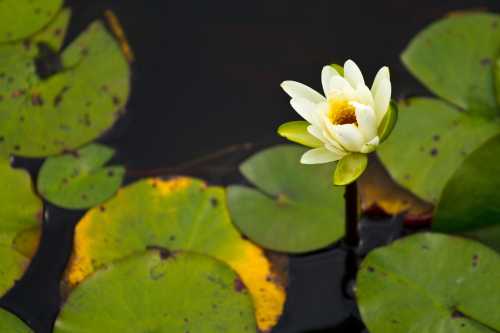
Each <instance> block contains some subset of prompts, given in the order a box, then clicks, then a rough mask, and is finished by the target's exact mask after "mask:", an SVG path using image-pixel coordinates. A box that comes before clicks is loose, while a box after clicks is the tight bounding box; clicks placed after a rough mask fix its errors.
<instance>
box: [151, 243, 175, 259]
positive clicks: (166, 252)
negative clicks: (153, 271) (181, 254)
mask: <svg viewBox="0 0 500 333" xmlns="http://www.w3.org/2000/svg"><path fill="white" fill-rule="evenodd" d="M146 250H148V251H151V250H152V251H158V254H159V255H160V259H161V260H166V259H168V258H170V257H173V256H174V253H172V252H170V251H169V250H167V249H166V248H164V247H161V246H158V245H148V246H146Z"/></svg>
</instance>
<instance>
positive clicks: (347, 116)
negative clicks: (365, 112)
mask: <svg viewBox="0 0 500 333" xmlns="http://www.w3.org/2000/svg"><path fill="white" fill-rule="evenodd" d="M328 118H329V119H330V121H331V122H332V124H335V125H345V124H356V125H357V122H356V110H355V108H354V106H352V105H351V104H350V103H349V101H348V100H346V99H337V98H332V99H329V100H328Z"/></svg>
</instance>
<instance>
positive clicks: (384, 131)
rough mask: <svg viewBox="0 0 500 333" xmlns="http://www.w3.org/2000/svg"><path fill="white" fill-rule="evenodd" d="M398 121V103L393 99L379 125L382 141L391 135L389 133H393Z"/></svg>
mask: <svg viewBox="0 0 500 333" xmlns="http://www.w3.org/2000/svg"><path fill="white" fill-rule="evenodd" d="M397 121H398V105H397V104H396V102H394V101H392V100H391V103H390V104H389V108H388V109H387V112H386V113H385V116H384V118H383V119H382V121H381V122H380V125H379V126H378V137H379V138H380V143H382V142H384V141H385V140H386V139H387V138H388V137H389V135H391V133H392V130H393V129H394V126H396V122H397Z"/></svg>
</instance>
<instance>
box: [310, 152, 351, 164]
mask: <svg viewBox="0 0 500 333" xmlns="http://www.w3.org/2000/svg"><path fill="white" fill-rule="evenodd" d="M342 157H343V156H340V155H338V154H335V153H333V152H331V151H329V150H328V149H326V148H315V149H311V150H308V151H306V152H305V153H304V155H302V158H301V159H300V163H302V164H321V163H328V162H333V161H338V160H339V159H341V158H342Z"/></svg>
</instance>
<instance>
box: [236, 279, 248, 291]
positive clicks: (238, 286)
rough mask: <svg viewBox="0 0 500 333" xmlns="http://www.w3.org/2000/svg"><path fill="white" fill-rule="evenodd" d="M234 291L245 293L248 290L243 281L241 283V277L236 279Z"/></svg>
mask: <svg viewBox="0 0 500 333" xmlns="http://www.w3.org/2000/svg"><path fill="white" fill-rule="evenodd" d="M234 290H235V291H236V292H239V293H241V292H244V291H246V290H247V288H246V287H245V285H244V284H243V281H241V279H240V278H239V277H236V278H235V279H234Z"/></svg>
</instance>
